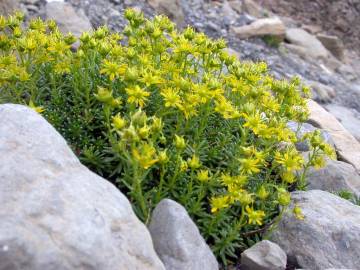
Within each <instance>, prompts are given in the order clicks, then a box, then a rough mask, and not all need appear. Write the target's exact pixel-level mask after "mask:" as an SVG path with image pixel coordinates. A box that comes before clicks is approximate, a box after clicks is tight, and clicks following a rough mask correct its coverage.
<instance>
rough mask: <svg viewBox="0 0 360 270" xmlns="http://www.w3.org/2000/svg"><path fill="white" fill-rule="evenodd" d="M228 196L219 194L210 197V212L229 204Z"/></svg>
mask: <svg viewBox="0 0 360 270" xmlns="http://www.w3.org/2000/svg"><path fill="white" fill-rule="evenodd" d="M229 203H230V198H229V196H226V195H225V196H220V197H213V198H211V213H215V212H217V211H219V210H221V209H223V208H226V207H228V206H229Z"/></svg>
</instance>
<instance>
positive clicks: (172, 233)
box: [149, 199, 219, 270]
mask: <svg viewBox="0 0 360 270" xmlns="http://www.w3.org/2000/svg"><path fill="white" fill-rule="evenodd" d="M149 230H150V233H151V236H152V239H153V242H154V247H155V250H156V252H157V254H158V255H159V257H160V259H161V260H162V262H163V263H164V265H165V268H166V269H167V270H185V269H189V270H190V269H191V270H204V269H206V270H215V269H216V270H218V269H219V266H218V263H217V261H216V258H215V256H214V255H213V253H212V252H211V249H210V248H209V246H208V245H207V244H206V242H205V240H204V239H203V238H202V236H201V235H200V233H199V229H198V228H197V227H196V225H195V223H194V222H193V221H192V220H191V218H190V217H189V215H188V213H187V212H186V210H185V208H184V207H183V206H181V205H180V204H178V203H177V202H175V201H172V200H169V199H163V200H162V201H161V202H160V203H159V204H158V205H157V206H156V208H155V209H154V211H153V213H152V217H151V221H150V224H149Z"/></svg>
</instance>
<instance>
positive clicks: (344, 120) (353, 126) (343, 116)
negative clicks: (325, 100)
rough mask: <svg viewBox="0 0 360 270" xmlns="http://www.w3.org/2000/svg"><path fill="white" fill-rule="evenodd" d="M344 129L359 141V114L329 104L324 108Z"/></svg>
mask: <svg viewBox="0 0 360 270" xmlns="http://www.w3.org/2000/svg"><path fill="white" fill-rule="evenodd" d="M325 108H326V109H327V110H328V111H329V112H330V113H331V114H332V115H334V116H335V117H336V118H337V119H338V120H339V121H340V123H341V124H342V125H343V126H344V128H345V129H346V130H347V131H349V132H350V133H351V134H352V135H353V136H354V137H355V138H356V139H357V140H358V141H360V113H359V112H357V111H356V110H352V109H350V108H346V107H344V106H340V105H335V104H329V105H327V106H326V107H325Z"/></svg>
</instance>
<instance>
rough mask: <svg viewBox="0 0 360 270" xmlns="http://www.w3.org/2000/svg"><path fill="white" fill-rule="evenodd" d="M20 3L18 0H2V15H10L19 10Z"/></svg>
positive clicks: (0, 7)
mask: <svg viewBox="0 0 360 270" xmlns="http://www.w3.org/2000/svg"><path fill="white" fill-rule="evenodd" d="M19 8H20V4H19V1H18V0H1V1H0V15H5V16H7V15H10V14H11V13H12V12H14V11H16V10H18V9H19Z"/></svg>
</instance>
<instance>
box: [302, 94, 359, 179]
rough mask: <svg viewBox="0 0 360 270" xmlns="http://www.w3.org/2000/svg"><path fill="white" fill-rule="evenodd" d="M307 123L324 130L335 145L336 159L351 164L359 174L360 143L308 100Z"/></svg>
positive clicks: (323, 110)
mask: <svg viewBox="0 0 360 270" xmlns="http://www.w3.org/2000/svg"><path fill="white" fill-rule="evenodd" d="M308 107H309V110H310V117H309V123H310V124H312V125H314V126H315V127H319V128H322V129H324V130H326V131H327V132H328V133H329V134H330V136H331V138H332V140H333V142H334V145H335V149H336V152H337V154H338V157H340V159H341V160H343V161H345V162H347V163H350V164H352V165H353V166H354V167H355V169H356V170H357V171H358V172H360V143H359V142H358V141H357V140H356V139H355V138H354V136H352V135H351V134H350V133H349V132H348V131H347V130H346V129H345V128H344V127H343V126H342V125H341V124H340V122H339V121H338V120H337V119H336V118H335V116H333V115H332V114H330V113H329V112H327V111H326V110H325V109H324V108H323V107H321V106H320V105H319V104H318V103H316V102H315V101H312V100H309V101H308Z"/></svg>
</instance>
